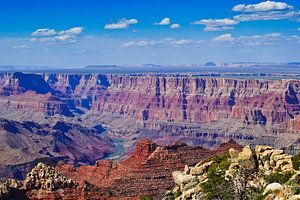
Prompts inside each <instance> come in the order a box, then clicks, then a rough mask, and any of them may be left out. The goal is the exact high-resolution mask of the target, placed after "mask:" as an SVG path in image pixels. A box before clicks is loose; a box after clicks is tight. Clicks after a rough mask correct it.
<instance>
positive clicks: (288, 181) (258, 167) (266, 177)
mask: <svg viewBox="0 0 300 200" xmlns="http://www.w3.org/2000/svg"><path fill="white" fill-rule="evenodd" d="M298 157H299V156H294V157H293V158H292V156H290V155H287V154H284V153H283V151H282V150H277V149H274V148H272V147H268V146H256V148H255V149H254V148H250V147H249V146H245V147H244V148H243V150H242V151H241V152H238V151H237V150H235V149H230V150H229V151H228V152H227V153H225V154H222V155H218V156H216V157H214V158H212V159H208V160H206V161H203V160H202V161H200V162H199V163H197V164H196V165H194V166H191V167H189V166H185V169H184V171H175V172H173V173H172V175H173V179H174V182H175V184H176V186H175V187H174V188H173V190H170V191H168V192H167V193H166V195H165V197H164V198H163V199H164V200H171V199H224V200H226V199H228V200H229V199H245V200H247V199H249V200H250V199H257V200H263V199H264V200H275V199H276V200H296V199H300V171H299V159H298Z"/></svg>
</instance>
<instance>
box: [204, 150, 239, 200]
mask: <svg viewBox="0 0 300 200" xmlns="http://www.w3.org/2000/svg"><path fill="white" fill-rule="evenodd" d="M229 157H230V156H229V153H225V154H223V155H220V156H216V157H215V158H214V159H213V160H214V163H213V164H212V165H211V166H210V167H209V168H208V173H207V178H208V181H207V182H205V183H202V184H201V189H202V191H203V193H204V199H207V200H216V199H223V200H227V199H228V200H229V199H233V198H234V191H233V188H232V185H230V182H228V181H227V180H225V171H226V170H227V169H228V168H229V165H230V161H229Z"/></svg>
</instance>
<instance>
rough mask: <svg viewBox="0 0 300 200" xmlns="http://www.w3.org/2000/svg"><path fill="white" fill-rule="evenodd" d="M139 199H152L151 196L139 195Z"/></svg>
mask: <svg viewBox="0 0 300 200" xmlns="http://www.w3.org/2000/svg"><path fill="white" fill-rule="evenodd" d="M140 200H153V197H152V196H141V198H140Z"/></svg>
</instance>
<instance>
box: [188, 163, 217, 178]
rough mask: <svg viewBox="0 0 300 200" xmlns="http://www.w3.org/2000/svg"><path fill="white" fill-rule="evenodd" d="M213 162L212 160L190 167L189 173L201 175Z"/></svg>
mask: <svg viewBox="0 0 300 200" xmlns="http://www.w3.org/2000/svg"><path fill="white" fill-rule="evenodd" d="M212 164H213V161H210V162H207V163H204V164H202V165H200V166H197V167H193V168H191V172H190V174H191V175H193V176H196V175H202V174H204V173H206V172H207V170H208V168H209V167H210V166H211V165H212Z"/></svg>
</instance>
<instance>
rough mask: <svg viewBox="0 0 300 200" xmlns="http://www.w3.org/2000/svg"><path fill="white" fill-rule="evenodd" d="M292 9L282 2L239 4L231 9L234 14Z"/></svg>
mask: <svg viewBox="0 0 300 200" xmlns="http://www.w3.org/2000/svg"><path fill="white" fill-rule="evenodd" d="M288 9H293V6H291V5H289V4H287V3H284V2H275V1H264V2H261V3H258V4H249V5H246V4H239V5H236V6H234V7H233V8H232V11H235V12H266V11H276V10H277V11H278V10H288Z"/></svg>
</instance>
